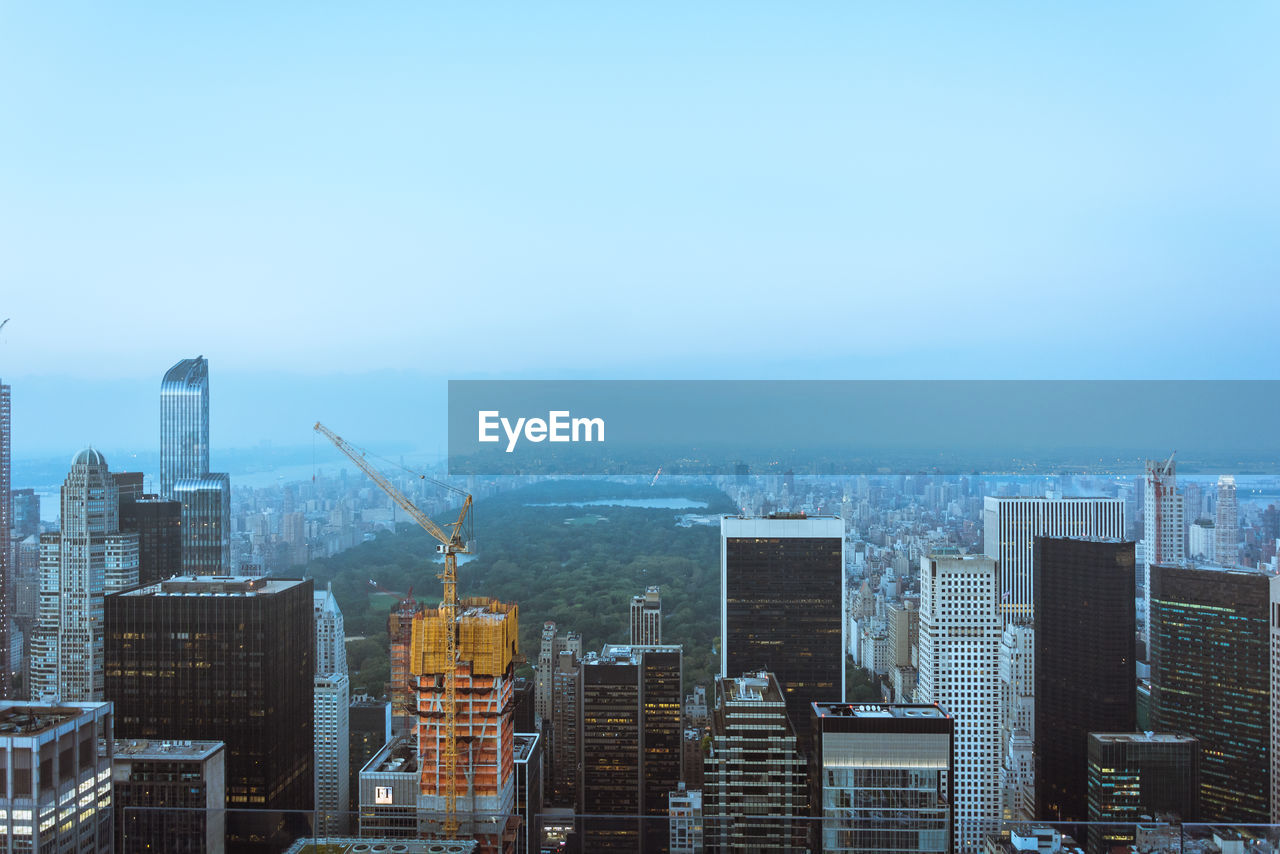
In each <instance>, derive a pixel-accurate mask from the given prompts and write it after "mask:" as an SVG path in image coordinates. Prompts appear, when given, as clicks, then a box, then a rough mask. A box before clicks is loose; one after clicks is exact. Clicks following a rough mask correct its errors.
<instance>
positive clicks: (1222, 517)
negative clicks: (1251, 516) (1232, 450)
mask: <svg viewBox="0 0 1280 854" xmlns="http://www.w3.org/2000/svg"><path fill="white" fill-rule="evenodd" d="M1239 547H1240V508H1239V506H1238V505H1237V504H1236V479H1235V477H1234V476H1233V475H1229V474H1224V475H1222V476H1221V477H1219V478H1218V519H1217V525H1215V526H1214V554H1215V560H1216V561H1217V562H1218V563H1219V564H1221V565H1222V566H1237V565H1238V564H1239V563H1240V552H1239Z"/></svg>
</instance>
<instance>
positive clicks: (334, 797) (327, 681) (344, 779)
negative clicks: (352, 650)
mask: <svg viewBox="0 0 1280 854" xmlns="http://www.w3.org/2000/svg"><path fill="white" fill-rule="evenodd" d="M312 613H313V615H314V617H315V636H316V656H315V661H316V673H315V684H314V692H315V754H316V758H315V768H316V773H315V805H316V821H317V829H316V832H317V834H318V835H322V836H342V835H343V834H345V833H347V832H348V829H349V827H350V820H349V816H348V815H347V808H348V805H349V804H350V800H351V790H350V780H351V768H350V762H351V717H350V716H351V681H350V679H349V678H348V676H347V645H346V640H345V637H346V632H345V631H344V629H343V622H342V610H341V609H340V608H339V607H338V600H337V599H335V598H334V596H333V586H332V585H330V586H329V587H328V588H326V589H324V590H320V591H316V592H314V593H313V594H312Z"/></svg>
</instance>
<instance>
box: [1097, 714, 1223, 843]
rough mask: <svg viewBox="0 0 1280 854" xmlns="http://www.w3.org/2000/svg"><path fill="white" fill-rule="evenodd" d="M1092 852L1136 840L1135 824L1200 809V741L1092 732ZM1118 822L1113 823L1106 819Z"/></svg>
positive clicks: (1157, 735) (1140, 733)
mask: <svg viewBox="0 0 1280 854" xmlns="http://www.w3.org/2000/svg"><path fill="white" fill-rule="evenodd" d="M1088 755H1089V767H1088V779H1089V795H1088V796H1089V821H1090V825H1089V830H1088V838H1089V850H1090V851H1110V850H1111V848H1112V847H1113V846H1120V845H1128V844H1130V843H1133V842H1136V841H1137V840H1136V835H1135V833H1134V828H1133V826H1132V824H1130V823H1132V822H1138V821H1141V820H1142V819H1143V818H1144V817H1149V816H1159V817H1162V818H1167V819H1181V818H1182V817H1184V816H1190V815H1196V814H1197V813H1198V812H1199V811H1200V807H1199V803H1200V743H1199V742H1198V741H1196V740H1195V739H1194V738H1190V737H1188V736H1184V735H1169V734H1164V733H1142V732H1125V733H1105V732H1091V733H1089V751H1088ZM1111 821H1114V822H1118V823H1119V824H1118V825H1117V826H1114V827H1112V826H1108V825H1106V824H1105V822H1111Z"/></svg>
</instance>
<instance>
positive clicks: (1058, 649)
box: [1033, 537, 1137, 821]
mask: <svg viewBox="0 0 1280 854" xmlns="http://www.w3.org/2000/svg"><path fill="white" fill-rule="evenodd" d="M1035 555H1036V557H1035V576H1036V580H1035V727H1034V730H1033V731H1034V732H1035V761H1036V771H1035V777H1036V779H1035V786H1036V819H1037V820H1040V821H1050V820H1052V821H1085V820H1086V818H1087V817H1088V813H1089V801H1088V780H1087V775H1086V765H1087V759H1088V750H1089V733H1091V732H1133V731H1134V730H1135V729H1137V705H1136V702H1137V676H1136V668H1135V664H1134V658H1133V656H1134V633H1135V628H1136V627H1135V622H1136V617H1135V614H1134V607H1133V590H1134V584H1135V582H1136V578H1135V574H1136V573H1135V562H1134V544H1133V543H1132V542H1126V541H1124V540H1117V539H1101V538H1091V539H1083V538H1081V539H1077V538H1072V537H1037V538H1036V542H1035Z"/></svg>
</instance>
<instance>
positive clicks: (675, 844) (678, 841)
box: [667, 783, 706, 854]
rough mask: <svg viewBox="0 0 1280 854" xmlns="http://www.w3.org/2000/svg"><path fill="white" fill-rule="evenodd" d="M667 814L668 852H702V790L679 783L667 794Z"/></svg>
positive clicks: (680, 853)
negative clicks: (678, 785)
mask: <svg viewBox="0 0 1280 854" xmlns="http://www.w3.org/2000/svg"><path fill="white" fill-rule="evenodd" d="M667 815H668V819H667V832H668V834H669V841H668V843H667V845H668V848H667V850H668V851H669V852H670V854H702V852H703V851H705V850H706V848H705V846H704V844H703V835H702V792H700V791H698V790H697V789H692V790H691V789H688V788H687V787H686V786H685V784H684V783H681V784H680V788H678V789H676V790H675V791H674V792H672V793H671V794H670V795H668V796H667Z"/></svg>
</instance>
